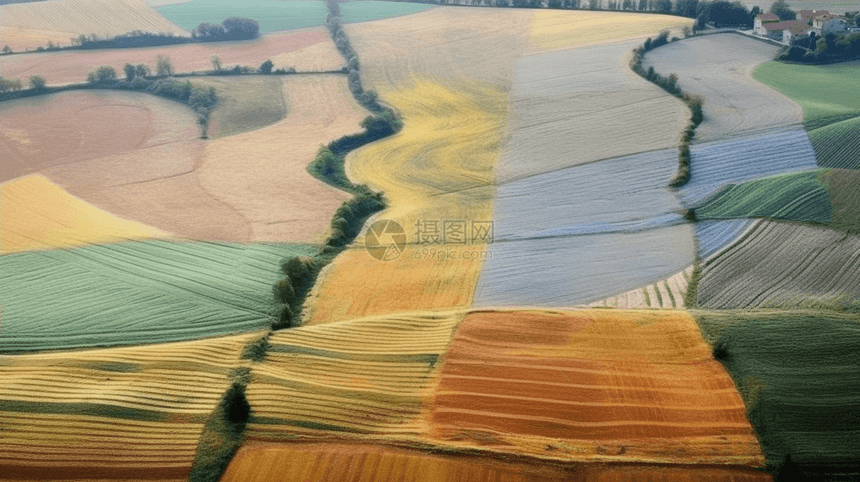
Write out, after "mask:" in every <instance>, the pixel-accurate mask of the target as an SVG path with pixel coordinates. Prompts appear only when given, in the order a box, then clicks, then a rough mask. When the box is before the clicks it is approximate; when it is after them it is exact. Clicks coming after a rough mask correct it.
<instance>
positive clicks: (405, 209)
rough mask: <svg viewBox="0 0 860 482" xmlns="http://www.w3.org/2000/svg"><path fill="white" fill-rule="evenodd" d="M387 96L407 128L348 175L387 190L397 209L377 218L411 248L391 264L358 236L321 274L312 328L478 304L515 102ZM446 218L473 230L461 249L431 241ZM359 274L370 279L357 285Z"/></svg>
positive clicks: (419, 91) (422, 90) (461, 95)
mask: <svg viewBox="0 0 860 482" xmlns="http://www.w3.org/2000/svg"><path fill="white" fill-rule="evenodd" d="M383 96H384V97H385V99H386V102H388V103H390V104H391V105H392V106H394V107H395V108H396V109H398V111H399V112H400V113H401V114H402V116H403V124H404V128H403V130H402V131H401V132H399V133H398V134H396V135H394V136H392V137H390V138H387V139H384V140H381V141H379V142H375V143H373V144H371V145H369V146H367V147H364V148H362V149H360V150H358V151H356V152H355V153H354V154H352V155H350V157H349V159H348V166H347V172H348V174H349V176H350V178H351V179H352V180H353V182H356V183H363V184H367V185H369V186H370V187H371V188H373V189H374V190H378V191H382V192H384V193H385V196H386V198H387V199H388V200H389V206H390V207H389V209H387V210H386V211H383V212H382V213H380V214H379V215H378V218H380V219H391V220H394V221H396V222H398V223H400V225H401V226H402V227H403V228H404V231H405V234H406V235H407V242H408V243H409V246H408V247H407V248H406V250H405V252H404V253H403V254H402V256H400V257H399V258H398V259H396V260H393V261H386V262H383V261H378V260H376V259H374V258H373V257H371V256H370V255H369V254H368V253H367V252H366V251H365V250H364V249H363V248H362V246H363V238H362V237H359V239H358V241H357V242H356V243H355V244H354V248H353V249H351V250H350V251H348V252H346V253H344V254H342V255H340V256H338V257H337V258H336V259H335V261H334V263H333V264H332V265H330V266H329V267H328V268H327V269H326V271H324V272H323V273H322V275H321V277H320V279H319V281H318V282H317V286H316V288H315V292H314V293H312V298H311V300H310V302H309V303H308V306H310V307H311V314H310V315H309V316H308V317H307V320H308V321H309V322H311V323H324V322H331V321H338V320H344V319H350V318H355V317H357V316H365V315H376V314H385V313H395V312H398V311H411V310H415V309H431V308H452V307H467V306H468V305H469V304H470V303H471V297H472V291H473V289H474V286H475V282H476V280H477V276H478V272H479V270H480V267H481V263H482V261H481V260H482V258H481V253H480V252H481V251H482V250H483V249H484V247H485V245H486V242H487V241H488V239H487V238H486V237H478V236H475V235H474V234H473V233H475V232H477V231H475V228H474V227H473V225H471V223H473V222H477V223H486V222H488V221H491V220H492V197H493V192H494V188H493V186H492V183H493V180H494V176H493V169H494V167H495V165H496V162H497V160H498V156H499V154H500V150H501V136H502V132H503V129H504V126H505V119H506V114H507V103H506V97H505V95H504V94H502V93H501V92H500V91H499V90H498V89H496V88H494V87H491V86H488V85H482V84H471V85H458V86H456V87H453V86H451V87H449V86H446V85H441V84H436V83H432V82H429V81H422V82H417V83H415V84H414V85H413V86H411V87H408V88H403V89H400V90H389V91H385V92H383ZM445 220H449V221H450V220H454V221H458V220H459V221H463V222H465V223H467V229H469V230H471V231H466V232H465V233H464V234H465V236H464V239H462V241H464V242H463V243H462V244H459V245H458V244H455V243H451V242H450V240H448V241H442V240H440V239H435V241H436V243H438V244H433V243H432V241H434V239H431V237H430V236H431V235H432V233H431V232H430V231H431V230H432V229H434V228H437V229H442V226H443V224H442V223H443V221H445ZM491 234H492V233H490V235H491ZM473 241H474V242H473ZM430 249H432V250H433V251H432V253H431V251H430ZM355 273H362V276H363V280H364V281H363V282H361V283H356V282H355Z"/></svg>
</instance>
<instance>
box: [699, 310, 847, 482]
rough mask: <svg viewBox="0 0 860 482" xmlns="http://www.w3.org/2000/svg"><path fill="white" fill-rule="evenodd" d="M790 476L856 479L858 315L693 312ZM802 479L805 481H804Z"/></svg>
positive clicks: (772, 456)
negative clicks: (787, 461) (720, 353)
mask: <svg viewBox="0 0 860 482" xmlns="http://www.w3.org/2000/svg"><path fill="white" fill-rule="evenodd" d="M694 314H695V316H696V320H697V321H698V323H699V325H700V326H701V328H702V332H703V333H704V334H705V335H706V336H707V338H708V341H709V342H711V343H713V344H714V345H715V346H717V347H718V348H719V350H720V351H722V352H723V353H725V354H726V356H725V358H724V359H723V360H722V362H723V364H725V366H726V369H727V370H728V371H729V373H730V374H731V375H732V378H734V379H735V383H736V384H737V386H738V388H739V389H740V391H741V394H742V395H743V397H744V401H745V402H746V405H747V410H748V412H749V418H750V421H751V422H752V423H753V426H754V427H755V429H756V432H758V434H759V437H760V440H761V445H762V449H763V450H764V453H765V455H766V456H767V460H768V462H769V463H770V464H772V465H774V466H777V467H778V466H781V465H783V464H784V463H785V460H786V456H788V455H790V456H791V462H792V465H793V467H785V468H784V472H783V473H785V474H786V475H793V476H795V477H798V478H797V479H789V480H845V481H848V480H857V477H858V476H860V470H858V467H857V460H858V459H860V445H858V444H857V440H858V438H860V417H858V412H857V406H858V405H860V376H858V373H860V359H858V357H857V353H858V350H860V316H858V315H857V314H856V312H855V313H854V314H849V313H838V312H835V311H829V310H800V309H791V310H779V311H774V310H755V311H745V312H737V311H728V312H716V311H697V312H695V313H694ZM803 476H806V477H809V478H802V477H803Z"/></svg>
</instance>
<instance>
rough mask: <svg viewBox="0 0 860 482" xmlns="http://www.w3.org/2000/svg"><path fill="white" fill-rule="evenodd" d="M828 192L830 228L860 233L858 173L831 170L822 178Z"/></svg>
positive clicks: (859, 174) (859, 184)
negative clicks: (830, 213) (830, 211)
mask: <svg viewBox="0 0 860 482" xmlns="http://www.w3.org/2000/svg"><path fill="white" fill-rule="evenodd" d="M823 182H824V185H825V186H827V190H828V191H829V192H830V207H831V210H832V213H833V214H832V215H831V217H830V226H831V227H832V228H834V229H839V230H842V231H848V232H849V233H860V171H858V170H854V169H851V170H848V169H831V170H830V172H829V173H827V174H826V175H825V176H824V177H823Z"/></svg>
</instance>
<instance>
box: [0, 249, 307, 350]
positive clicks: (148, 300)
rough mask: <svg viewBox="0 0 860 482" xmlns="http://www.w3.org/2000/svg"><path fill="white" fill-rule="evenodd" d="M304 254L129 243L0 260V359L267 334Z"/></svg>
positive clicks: (35, 253)
mask: <svg viewBox="0 0 860 482" xmlns="http://www.w3.org/2000/svg"><path fill="white" fill-rule="evenodd" d="M315 252H316V249H314V248H312V247H308V246H301V245H275V244H255V245H248V246H244V245H238V244H214V243H171V242H166V241H151V242H130V243H121V244H116V245H103V246H91V247H86V248H79V249H71V250H57V251H40V252H31V253H20V254H10V255H6V256H2V257H0V273H3V276H2V277H0V306H2V307H3V324H2V331H0V347H2V348H0V350H2V351H24V350H48V349H63V348H81V347H95V346H115V345H126V344H140V343H163V342H168V341H179V340H190V339H195V338H203V337H209V336H216V335H223V334H227V333H236V332H241V331H247V330H256V329H260V328H263V327H266V326H268V324H269V320H268V316H267V315H268V314H269V310H270V308H271V305H270V303H271V302H272V292H271V286H272V285H273V284H274V283H275V282H276V281H277V280H278V278H279V274H278V273H279V269H280V266H279V261H280V260H281V259H282V258H284V257H287V256H295V255H311V254H314V253H315Z"/></svg>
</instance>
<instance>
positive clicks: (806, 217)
mask: <svg viewBox="0 0 860 482" xmlns="http://www.w3.org/2000/svg"><path fill="white" fill-rule="evenodd" d="M826 173H827V170H822V169H818V170H815V171H805V172H797V173H791V174H782V175H778V176H773V177H767V178H764V179H759V180H755V181H747V182H745V183H742V184H736V185H731V186H728V187H727V188H726V189H724V190H722V191H721V192H720V193H719V194H717V195H715V196H713V197H712V198H710V199H708V200H707V201H706V202H705V204H703V205H702V206H699V207H698V208H696V218H697V219H732V218H762V217H764V218H774V219H791V220H794V221H808V222H813V223H820V224H823V223H827V222H829V221H830V194H829V193H828V192H827V190H826V189H825V188H824V186H823V185H822V182H821V177H822V176H824V175H825V174H826Z"/></svg>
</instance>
